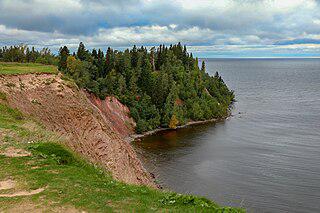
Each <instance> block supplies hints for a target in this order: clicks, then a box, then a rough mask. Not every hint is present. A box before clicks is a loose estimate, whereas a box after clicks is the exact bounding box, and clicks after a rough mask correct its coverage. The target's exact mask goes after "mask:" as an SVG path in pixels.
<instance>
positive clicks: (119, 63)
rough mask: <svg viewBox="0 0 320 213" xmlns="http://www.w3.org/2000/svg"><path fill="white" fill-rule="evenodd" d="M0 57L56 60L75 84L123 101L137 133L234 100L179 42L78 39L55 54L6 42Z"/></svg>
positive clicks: (205, 115) (217, 113)
mask: <svg viewBox="0 0 320 213" xmlns="http://www.w3.org/2000/svg"><path fill="white" fill-rule="evenodd" d="M0 61H6V62H33V63H34V62H35V63H42V64H53V65H57V66H58V68H59V70H60V71H61V72H62V73H64V74H65V76H67V77H69V78H71V79H73V80H74V81H75V82H76V84H77V85H78V86H79V87H80V88H84V89H86V90H88V91H89V92H92V93H94V94H95V95H97V96H98V97H100V98H102V99H104V98H105V97H106V96H116V97H117V98H118V99H119V100H120V101H121V102H122V103H124V104H125V105H127V106H128V107H129V108H130V112H131V116H132V117H133V118H134V119H135V121H136V122H137V127H136V131H137V132H138V133H142V132H145V131H149V130H153V129H155V128H158V127H170V128H175V127H177V126H178V125H183V124H186V123H187V122H189V121H191V120H192V121H199V120H207V119H212V118H220V117H223V116H226V115H227V113H228V108H229V106H230V104H231V103H232V101H233V100H234V94H233V92H232V91H230V90H229V89H228V87H227V86H226V84H225V83H224V82H223V80H222V78H221V77H220V76H219V74H218V72H216V74H215V75H214V76H210V75H209V74H208V73H206V68H205V63H204V62H202V65H201V68H199V66H198V59H197V58H194V57H193V56H192V53H190V54H189V53H188V52H187V48H186V46H182V45H181V44H180V43H178V44H176V45H170V46H165V45H160V46H159V47H152V48H151V49H149V50H147V48H145V47H139V48H138V47H136V46H133V48H132V49H126V50H125V51H117V50H113V49H111V48H110V47H109V48H108V49H107V51H106V52H103V51H102V50H100V49H99V50H96V49H93V50H92V51H89V50H87V49H86V48H85V45H84V44H83V43H80V44H79V47H78V50H77V51H76V52H75V53H73V54H71V53H70V51H69V49H68V48H67V47H66V46H64V47H61V48H60V50H59V54H58V55H57V56H55V55H54V54H52V53H51V52H50V50H49V49H47V48H44V49H42V50H41V51H37V50H35V48H31V49H29V48H28V47H27V46H11V47H4V48H2V49H0Z"/></svg>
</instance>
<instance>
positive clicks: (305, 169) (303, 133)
mask: <svg viewBox="0 0 320 213" xmlns="http://www.w3.org/2000/svg"><path fill="white" fill-rule="evenodd" d="M205 61H206V63H207V71H208V72H209V73H211V74H214V72H215V71H219V73H220V74H221V75H222V77H223V79H224V80H225V82H226V83H227V84H228V86H229V87H230V88H231V89H233V90H234V91H235V94H236V99H237V102H236V104H235V105H234V109H233V111H232V114H233V116H232V117H230V118H229V119H228V120H226V121H224V122H221V123H218V124H215V125H213V124H211V125H202V126H196V127H189V128H186V129H182V130H179V131H170V132H164V133H161V134H158V135H154V136H150V137H147V138H145V139H143V140H142V141H141V142H136V143H135V145H136V147H137V149H138V150H139V152H140V153H141V154H142V158H143V161H144V162H145V165H146V167H147V168H148V169H149V170H150V171H151V172H154V173H155V174H156V176H157V178H158V180H159V181H160V183H161V184H162V185H163V186H164V187H167V188H169V189H172V190H174V191H178V192H182V193H192V194H198V195H202V196H206V197H208V198H211V199H213V200H215V201H216V202H218V203H219V204H221V205H231V206H242V207H245V208H247V210H248V211H249V212H320V59H206V60H205Z"/></svg>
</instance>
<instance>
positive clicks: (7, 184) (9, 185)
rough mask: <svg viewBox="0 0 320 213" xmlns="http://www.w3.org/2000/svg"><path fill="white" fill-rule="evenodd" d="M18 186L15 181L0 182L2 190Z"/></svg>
mask: <svg viewBox="0 0 320 213" xmlns="http://www.w3.org/2000/svg"><path fill="white" fill-rule="evenodd" d="M15 186H16V182H15V181H13V180H10V179H9V180H4V181H0V190H7V189H13V188H14V187H15Z"/></svg>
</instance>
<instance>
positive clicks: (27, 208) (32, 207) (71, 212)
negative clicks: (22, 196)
mask: <svg viewBox="0 0 320 213" xmlns="http://www.w3.org/2000/svg"><path fill="white" fill-rule="evenodd" d="M0 212H1V213H6V212H8V213H10V212H15V213H42V212H54V213H60V212H61V213H62V212H63V213H64V212H68V213H80V212H81V213H85V212H84V211H79V210H77V209H76V208H74V207H52V208H51V207H47V206H46V207H44V206H42V205H39V204H38V205H37V204H34V203H20V204H15V205H14V206H13V207H9V208H7V209H6V210H4V211H1V207H0Z"/></svg>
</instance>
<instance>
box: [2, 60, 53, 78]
mask: <svg viewBox="0 0 320 213" xmlns="http://www.w3.org/2000/svg"><path fill="white" fill-rule="evenodd" d="M57 72H58V70H57V67H56V66H53V65H43V64H35V63H7V62H0V75H1V74H3V75H14V74H28V73H57Z"/></svg>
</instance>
